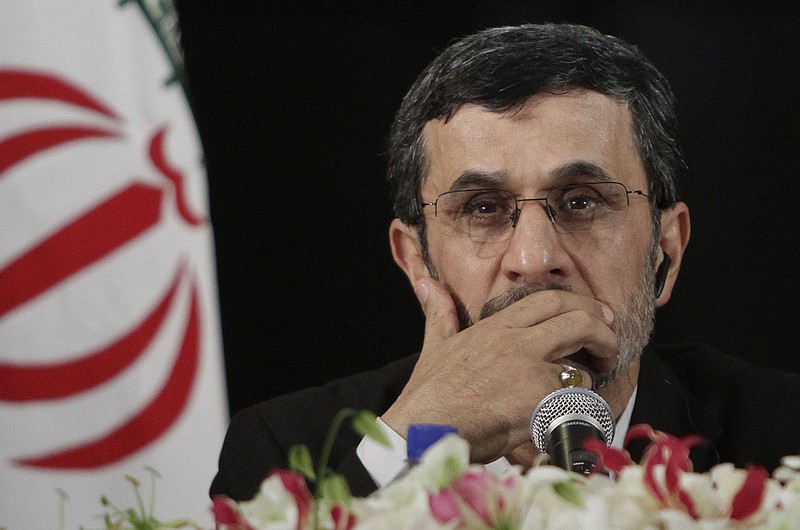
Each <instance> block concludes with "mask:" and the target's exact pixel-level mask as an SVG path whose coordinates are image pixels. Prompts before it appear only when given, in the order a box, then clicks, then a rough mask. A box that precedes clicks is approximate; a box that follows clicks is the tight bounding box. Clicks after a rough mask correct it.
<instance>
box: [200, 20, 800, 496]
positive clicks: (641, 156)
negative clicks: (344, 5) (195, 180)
mask: <svg viewBox="0 0 800 530" xmlns="http://www.w3.org/2000/svg"><path fill="white" fill-rule="evenodd" d="M677 137H678V126H677V121H676V118H675V114H674V104H673V96H672V93H671V91H670V89H669V86H668V84H667V82H666V80H665V79H664V78H663V76H662V75H661V74H660V73H659V72H658V71H657V70H656V69H655V68H654V67H653V66H652V65H651V64H650V63H649V62H648V61H647V60H646V59H645V58H644V57H643V56H642V55H641V54H640V53H639V52H638V51H637V50H636V49H635V48H634V47H632V46H630V45H628V44H626V43H624V42H622V41H620V40H618V39H615V38H613V37H608V36H603V35H601V34H599V33H597V32H596V31H594V30H591V29H589V28H585V27H581V26H571V25H538V26H536V25H527V26H521V27H514V28H498V29H490V30H486V31H484V32H481V33H478V34H476V35H473V36H469V37H467V38H465V39H463V40H461V41H460V42H457V43H455V44H453V45H452V46H451V47H449V48H448V49H447V50H446V51H445V52H444V53H442V54H441V55H440V56H439V57H438V58H437V59H436V60H434V62H433V63H432V64H431V65H430V66H429V67H428V68H427V69H426V70H425V71H424V72H423V73H422V75H421V76H420V77H419V78H418V80H417V81H416V83H415V84H414V86H412V88H411V90H410V91H409V93H408V94H407V95H406V97H405V99H404V101H403V103H402V106H401V108H400V110H399V112H398V114H397V116H396V119H395V123H394V125H393V129H392V134H391V142H390V164H389V180H390V182H391V184H392V186H393V194H394V205H395V213H396V215H397V219H395V220H394V221H393V222H392V224H391V228H390V243H391V248H392V252H393V256H394V259H395V261H396V262H397V264H398V265H399V266H400V267H401V269H402V270H403V271H404V272H405V273H406V275H407V276H408V278H409V281H410V282H411V284H412V286H413V288H414V290H415V292H416V294H417V297H418V298H419V301H420V303H421V305H422V308H423V310H424V313H425V317H426V326H425V339H424V344H423V348H422V351H421V353H420V354H419V355H418V356H412V357H409V358H406V359H403V360H400V361H397V362H395V363H393V364H391V365H389V366H387V367H385V368H383V369H380V370H376V371H373V372H369V373H365V374H360V375H356V376H352V377H349V378H346V379H343V380H339V381H335V382H333V383H330V384H328V385H326V386H324V387H320V388H314V389H308V390H305V391H301V392H298V393H295V394H291V395H289V396H283V397H279V398H276V399H273V400H271V401H268V402H265V403H262V404H259V405H256V406H254V407H251V408H249V409H246V410H245V411H242V412H241V413H239V414H238V415H237V416H236V417H235V418H234V420H233V421H232V424H231V427H230V429H229V433H228V436H227V438H226V442H225V445H224V447H223V450H222V454H221V457H220V469H219V474H218V475H217V477H216V478H215V481H214V483H213V485H212V488H211V491H212V494H216V493H224V494H227V495H229V496H231V497H233V498H236V499H247V498H249V497H252V496H253V494H254V493H255V492H256V490H257V487H258V485H259V483H260V482H261V480H262V479H263V478H264V476H265V475H266V473H267V472H268V470H269V469H271V468H274V467H281V466H285V465H286V456H285V455H286V451H287V450H288V448H289V447H290V446H291V445H293V444H296V443H305V444H307V445H308V446H309V447H310V448H311V451H312V454H315V455H318V454H319V453H320V450H321V445H322V439H323V438H324V436H325V433H326V432H327V427H328V425H329V424H330V421H331V419H332V417H333V415H334V414H335V413H336V412H337V411H338V410H339V409H341V408H343V407H352V408H364V409H369V410H372V411H373V412H375V413H376V414H377V415H379V420H378V422H379V425H380V426H381V427H382V428H383V429H384V431H385V432H386V433H387V435H389V437H390V438H391V439H392V440H393V442H394V446H393V448H392V449H384V448H382V447H380V446H377V445H376V444H374V443H372V442H371V441H370V440H368V439H365V440H360V439H359V438H358V437H357V436H356V435H355V434H353V433H350V432H343V433H342V435H341V436H340V437H339V439H338V440H337V443H336V446H335V447H334V451H333V453H332V457H331V467H333V468H334V469H335V470H337V471H339V472H341V473H343V474H345V476H346V477H347V478H348V479H349V481H350V484H351V487H352V489H353V490H354V492H355V493H356V494H366V493H368V492H369V491H371V490H373V489H375V488H376V487H379V486H384V485H386V484H387V483H389V482H391V480H393V479H394V478H395V477H396V476H397V475H398V474H399V473H400V472H402V470H403V466H404V463H403V457H404V454H405V452H404V447H405V440H404V437H405V434H406V431H407V429H408V426H409V425H411V424H413V423H440V424H449V425H454V426H456V427H457V428H458V429H459V431H460V433H461V435H462V436H463V437H464V438H466V439H467V440H468V441H469V442H470V444H471V448H472V454H471V458H472V460H473V461H475V462H481V463H486V464H488V465H493V466H494V465H501V466H502V465H508V464H509V463H513V464H520V465H523V466H527V465H530V464H531V462H532V460H533V458H535V456H536V450H535V448H534V447H533V444H532V443H531V441H530V434H529V422H530V416H531V413H532V411H533V410H534V408H535V407H536V405H537V404H538V403H539V402H540V401H541V400H542V399H543V398H544V397H545V396H547V395H548V394H549V393H551V392H552V391H554V390H556V389H558V388H560V387H561V386H562V382H561V381H562V377H563V375H562V374H565V375H566V376H569V377H571V378H572V379H571V381H573V382H575V381H579V382H580V384H581V386H583V387H586V388H594V389H596V391H597V392H598V393H599V394H600V395H602V396H603V398H605V400H606V401H607V402H608V403H609V405H610V407H611V410H612V412H613V414H614V416H615V419H616V422H617V433H616V435H615V441H614V444H615V445H620V444H621V441H622V439H623V438H624V434H625V432H626V430H627V428H628V426H629V425H631V424H635V423H648V424H650V425H651V426H652V427H654V428H656V429H659V430H663V431H666V432H669V433H671V434H674V435H678V436H682V435H686V434H699V435H701V436H702V437H703V438H704V439H705V440H707V443H706V444H704V445H703V446H701V447H699V448H697V449H696V450H695V451H694V452H693V455H692V457H693V461H694V464H695V469H697V470H699V471H702V470H706V469H708V468H709V467H710V466H712V465H713V464H715V463H717V462H719V461H730V462H733V463H734V464H736V465H739V466H743V465H745V464H748V463H751V462H752V463H757V464H761V465H765V466H767V467H768V468H773V467H775V466H776V465H777V463H778V459H779V458H780V457H781V456H782V455H784V454H788V453H798V452H800V421H798V420H800V414H799V413H798V412H797V411H796V407H789V408H790V409H792V410H784V411H782V413H781V414H780V415H779V414H777V412H776V411H777V410H778V409H779V408H780V406H781V405H782V404H784V403H795V402H796V400H797V398H798V396H800V376H797V375H792V374H785V373H780V372H777V371H772V370H759V369H755V368H753V367H752V366H750V365H749V364H747V363H744V362H742V361H738V360H735V359H733V358H731V357H726V356H723V355H722V354H720V353H718V352H715V351H714V350H711V349H710V348H707V347H704V346H699V345H690V346H682V347H672V348H656V347H653V346H651V345H649V335H650V332H651V331H652V325H653V316H654V312H655V309H656V307H659V306H661V305H663V304H665V303H667V301H668V300H669V298H670V295H671V292H672V289H673V287H674V285H675V282H676V279H677V276H678V271H679V269H680V265H681V258H682V256H683V254H684V251H685V249H686V246H687V244H688V241H689V234H690V219H689V211H688V208H687V206H686V205H685V204H684V203H683V202H681V201H679V200H678V196H677V192H676V181H677V179H678V177H679V176H680V174H681V173H682V171H683V160H682V156H681V152H680V148H679V145H678V142H677ZM575 369H576V370H577V371H578V374H575V371H574V370H575ZM576 375H578V377H576ZM767 388H769V390H770V392H769V393H767V392H765V389H767ZM782 419H783V420H785V421H781V420H782ZM631 450H632V453H633V456H634V457H637V456H640V454H641V449H640V448H632V449H631Z"/></svg>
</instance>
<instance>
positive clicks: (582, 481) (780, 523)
mask: <svg viewBox="0 0 800 530" xmlns="http://www.w3.org/2000/svg"><path fill="white" fill-rule="evenodd" d="M347 417H353V418H354V427H355V428H356V430H357V431H359V432H360V433H362V434H363V435H366V436H372V437H374V438H375V439H376V440H378V441H382V442H385V440H384V439H383V437H382V433H380V431H379V430H377V432H376V429H374V416H371V415H370V414H369V413H364V412H355V411H349V410H348V411H342V413H340V415H339V416H338V417H337V419H336V420H335V425H334V427H333V428H332V431H331V434H329V440H330V442H331V443H332V440H333V436H335V432H336V430H337V429H338V428H339V425H340V424H341V422H342V421H344V419H345V418H347ZM637 437H645V438H648V439H649V440H650V445H649V447H648V450H647V451H646V453H645V456H644V458H643V459H642V462H641V464H634V463H633V462H632V461H631V459H630V456H629V455H628V454H627V452H625V451H620V450H617V449H613V448H609V447H606V446H605V444H603V443H597V444H594V443H590V444H588V446H587V449H589V450H592V451H594V452H596V453H597V454H598V455H599V460H600V463H599V466H598V467H599V469H598V471H603V472H597V473H594V474H591V475H589V476H583V475H579V474H576V473H573V472H569V471H565V470H563V469H560V468H557V467H554V466H549V465H542V462H541V461H540V462H537V463H536V464H535V465H534V466H533V467H532V468H531V469H530V470H528V471H527V472H523V470H521V469H520V468H512V469H509V470H507V471H505V472H503V473H500V474H496V473H493V472H490V471H488V470H486V469H485V468H484V467H483V466H479V465H470V464H469V445H468V444H467V442H466V441H465V440H463V439H461V438H459V437H458V436H456V435H448V436H446V437H445V438H443V439H442V440H440V441H439V442H438V443H437V444H435V445H433V446H432V447H431V448H430V449H429V450H428V451H427V452H426V453H425V454H424V456H423V458H422V460H421V461H420V463H419V464H418V465H417V466H415V467H414V468H412V469H411V470H410V471H409V473H408V474H406V475H405V476H404V477H402V478H401V479H399V480H397V481H395V482H394V483H392V484H390V485H389V486H388V487H386V488H383V489H381V490H378V491H376V492H374V493H373V494H371V495H369V496H368V497H365V498H353V497H351V496H350V493H349V489H348V487H347V483H346V481H345V480H344V479H343V478H342V477H340V476H337V475H335V474H334V473H333V472H332V471H331V470H330V469H328V468H327V467H326V464H327V449H326V450H324V451H323V455H322V456H321V458H320V461H319V463H318V467H317V469H316V470H312V467H311V459H310V455H308V451H307V449H304V448H302V447H299V448H297V449H294V450H293V451H292V455H291V456H290V466H289V467H290V469H288V470H277V471H274V472H272V474H270V475H269V477H267V479H266V480H265V481H264V482H263V483H262V485H261V488H260V490H259V492H258V493H257V494H256V496H255V498H254V499H252V500H250V501H246V502H235V501H233V500H231V499H228V498H226V497H217V498H215V499H214V502H213V512H214V516H215V520H216V523H217V528H219V529H221V530H273V529H274V530H284V529H286V530H312V529H331V530H370V529H387V528H394V529H405V528H407V529H461V528H466V529H495V530H511V529H520V530H522V529H537V530H538V529H550V528H570V529H572V528H592V529H603V528H630V529H645V528H647V529H651V528H652V529H728V528H731V529H734V528H735V529H745V528H746V529H750V528H775V529H791V528H800V456H797V457H786V458H784V460H783V462H782V464H783V465H782V466H781V467H780V468H779V469H777V470H776V471H775V473H774V474H773V476H772V477H769V476H768V475H767V473H766V471H765V470H764V469H763V468H758V467H752V468H748V469H737V468H734V466H733V465H731V464H721V465H718V466H716V467H714V468H713V469H712V470H711V471H710V472H708V473H703V474H700V473H694V472H692V469H691V462H690V460H689V456H688V455H689V449H690V448H691V447H692V446H694V445H695V444H697V443H699V442H700V440H699V439H698V438H695V437H687V438H682V439H679V438H676V437H673V436H669V435H667V434H665V433H661V432H657V431H654V430H652V429H650V428H649V427H647V426H634V427H632V428H631V429H630V430H629V432H628V436H627V439H626V442H627V441H628V440H629V439H632V438H637ZM329 446H330V444H327V447H329ZM607 473H608V474H607ZM609 474H610V476H612V477H614V478H610V476H609ZM307 482H308V483H311V484H313V485H314V486H315V487H314V492H313V493H312V492H311V491H310V490H309V488H308V487H307Z"/></svg>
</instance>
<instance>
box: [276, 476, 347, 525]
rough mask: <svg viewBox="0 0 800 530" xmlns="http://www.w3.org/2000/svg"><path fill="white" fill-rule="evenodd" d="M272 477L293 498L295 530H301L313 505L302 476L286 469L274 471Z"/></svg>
mask: <svg viewBox="0 0 800 530" xmlns="http://www.w3.org/2000/svg"><path fill="white" fill-rule="evenodd" d="M272 475H278V478H280V479H281V483H282V484H283V487H284V488H285V489H286V491H288V492H289V493H290V494H291V495H292V497H294V502H295V504H296V505H297V530H302V528H303V526H304V525H305V522H306V519H307V518H308V516H309V514H310V512H311V505H312V503H313V501H312V499H311V493H310V492H309V491H308V486H306V481H305V479H304V478H303V477H302V475H298V474H297V473H293V472H291V471H289V470H287V469H276V470H275V471H273V472H272V473H270V476H272ZM337 528H338V527H337Z"/></svg>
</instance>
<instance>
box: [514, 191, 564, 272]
mask: <svg viewBox="0 0 800 530" xmlns="http://www.w3.org/2000/svg"><path fill="white" fill-rule="evenodd" d="M519 206H520V211H519V212H517V223H516V226H515V227H514V228H512V230H513V232H512V233H511V237H510V238H509V241H508V245H507V247H506V249H505V252H504V255H503V260H502V262H501V268H502V271H503V274H505V275H506V276H507V277H508V278H509V279H511V280H512V281H514V282H518V283H539V282H547V281H554V280H560V279H563V278H564V277H565V276H566V274H567V272H568V271H569V267H570V256H569V254H568V253H567V251H566V249H565V248H564V244H563V243H564V242H563V240H562V235H561V234H559V233H558V231H557V230H556V226H555V225H554V224H553V221H552V220H551V218H550V216H549V215H548V214H547V210H546V204H545V203H544V202H539V201H530V202H524V203H520V205H519Z"/></svg>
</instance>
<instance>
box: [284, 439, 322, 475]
mask: <svg viewBox="0 0 800 530" xmlns="http://www.w3.org/2000/svg"><path fill="white" fill-rule="evenodd" d="M289 469H291V470H292V471H294V472H295V473H300V474H301V475H303V476H304V477H306V478H307V479H309V480H317V475H316V474H315V473H314V464H313V463H312V461H311V452H310V451H309V450H308V447H306V446H305V445H293V446H292V447H291V448H289Z"/></svg>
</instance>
